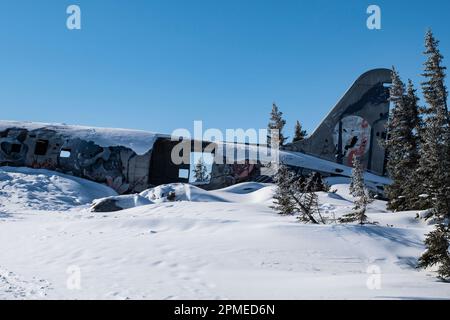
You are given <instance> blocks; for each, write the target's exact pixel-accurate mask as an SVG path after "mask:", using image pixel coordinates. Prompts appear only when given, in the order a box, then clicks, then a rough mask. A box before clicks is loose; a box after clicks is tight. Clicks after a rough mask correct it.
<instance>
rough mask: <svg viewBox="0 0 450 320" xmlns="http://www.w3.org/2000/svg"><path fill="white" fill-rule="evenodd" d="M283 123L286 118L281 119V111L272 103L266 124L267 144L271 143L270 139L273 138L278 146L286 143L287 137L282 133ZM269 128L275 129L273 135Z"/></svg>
mask: <svg viewBox="0 0 450 320" xmlns="http://www.w3.org/2000/svg"><path fill="white" fill-rule="evenodd" d="M285 125H286V120H284V119H283V112H281V111H280V110H279V109H278V106H277V105H276V104H275V103H274V104H273V105H272V111H271V112H270V121H269V124H268V126H267V129H268V130H269V132H268V133H269V137H268V144H269V145H270V144H271V143H272V140H274V142H275V143H279V145H280V146H283V145H284V144H285V143H286V140H287V138H285V137H284V134H283V130H284V126H285ZM271 130H275V132H276V134H275V135H274V136H272V134H273V132H272V131H271Z"/></svg>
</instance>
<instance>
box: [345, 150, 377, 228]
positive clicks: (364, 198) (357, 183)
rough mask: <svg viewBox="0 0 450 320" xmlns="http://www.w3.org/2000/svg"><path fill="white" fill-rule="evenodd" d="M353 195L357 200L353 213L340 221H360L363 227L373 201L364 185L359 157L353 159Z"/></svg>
mask: <svg viewBox="0 0 450 320" xmlns="http://www.w3.org/2000/svg"><path fill="white" fill-rule="evenodd" d="M351 194H352V196H353V197H354V198H355V200H354V204H355V206H354V208H353V212H352V213H349V214H347V215H345V216H343V217H342V218H340V219H339V221H340V222H341V223H349V222H355V221H358V222H359V224H361V225H363V224H365V223H366V222H367V216H366V210H367V205H368V204H369V203H370V202H371V199H370V196H369V192H368V191H367V189H366V187H365V185H364V170H363V167H362V165H361V162H360V161H359V159H358V158H357V157H354V158H353V170H352V190H351Z"/></svg>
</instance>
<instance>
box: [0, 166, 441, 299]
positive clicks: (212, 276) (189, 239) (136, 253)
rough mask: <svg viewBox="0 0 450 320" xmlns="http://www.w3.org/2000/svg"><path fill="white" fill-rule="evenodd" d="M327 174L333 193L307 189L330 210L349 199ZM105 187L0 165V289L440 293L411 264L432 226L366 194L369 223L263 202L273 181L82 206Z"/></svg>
mask: <svg viewBox="0 0 450 320" xmlns="http://www.w3.org/2000/svg"><path fill="white" fill-rule="evenodd" d="M329 182H330V183H332V184H333V187H332V188H333V189H336V190H337V191H336V193H319V198H320V207H321V210H322V212H323V214H324V215H326V216H327V217H331V218H333V217H339V216H341V215H343V214H345V213H348V212H349V210H351V208H352V206H353V205H352V197H351V196H350V194H349V192H348V184H347V182H346V180H345V179H344V180H342V179H334V180H333V179H331V180H330V181H329ZM44 185H46V186H45V187H44ZM38 186H39V187H38ZM105 188H106V187H103V186H99V185H95V184H93V183H90V182H86V181H82V180H79V179H73V178H68V177H67V176H64V175H60V174H57V173H50V172H45V171H43V170H32V169H12V168H6V169H5V168H3V169H1V171H0V192H1V195H0V204H1V206H0V212H2V213H1V214H0V252H1V254H0V299H42V298H44V299H449V298H450V285H449V284H446V283H442V282H440V281H438V280H436V277H435V276H436V274H435V273H434V272H433V270H427V271H419V270H417V269H416V268H415V265H416V262H417V258H418V257H419V256H420V255H421V253H422V252H423V250H424V247H423V243H422V242H423V239H424V235H425V234H426V233H427V232H429V231H430V230H431V228H432V226H430V225H428V224H427V223H425V222H424V221H423V220H417V219H416V215H417V214H420V212H401V213H395V214H394V213H391V212H389V211H387V210H386V205H385V203H384V202H382V201H375V202H374V203H372V204H371V205H370V207H369V213H368V215H369V217H370V219H371V220H372V221H378V222H379V225H367V226H359V225H339V224H334V223H330V224H329V225H318V226H316V225H308V224H302V223H299V222H298V221H297V220H296V218H295V217H286V216H280V215H278V214H277V213H276V212H275V211H274V210H273V209H271V208H270V206H271V205H272V200H271V198H272V195H273V192H274V190H275V186H273V185H265V184H257V183H247V184H241V185H237V186H233V187H230V188H226V189H222V190H218V191H211V192H207V191H203V190H201V189H198V188H196V187H192V186H187V185H183V184H175V185H166V186H161V187H159V188H155V189H153V190H148V191H147V192H146V193H144V194H141V195H140V197H144V198H146V196H148V197H150V199H151V201H152V202H154V203H153V204H149V205H143V206H139V207H136V208H131V209H128V210H124V211H119V212H114V213H92V212H90V211H89V206H88V205H87V202H88V201H89V200H90V199H92V198H94V197H98V198H101V197H107V196H114V194H109V193H110V192H112V191H110V190H108V189H105ZM169 190H175V192H176V193H177V192H178V194H179V198H178V200H179V201H175V202H168V201H167V199H165V196H164V195H165V194H166V193H167V191H169ZM28 193H29V194H33V197H27V196H26V195H27V194H28ZM94 193H95V195H94ZM68 195H69V196H68ZM77 195H78V196H77ZM177 196H178V195H177ZM146 199H147V198H146ZM30 203H31V205H30ZM78 205H79V206H78ZM78 271H79V275H80V278H79V280H80V282H79V284H80V287H77V286H75V287H74V286H73V284H74V283H75V284H76V283H77V281H75V282H74V277H75V279H77V275H78ZM374 272H375V274H373V273H374ZM377 272H380V274H376V273H377ZM378 280H379V281H378ZM368 284H369V285H368ZM377 284H379V285H377Z"/></svg>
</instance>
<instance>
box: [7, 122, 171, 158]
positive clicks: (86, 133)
mask: <svg viewBox="0 0 450 320" xmlns="http://www.w3.org/2000/svg"><path fill="white" fill-rule="evenodd" d="M9 128H19V129H28V130H37V129H48V130H57V131H58V132H59V133H61V134H62V135H64V136H65V137H67V138H70V139H76V138H79V139H83V140H86V141H92V142H94V143H95V144H97V145H99V146H101V147H104V148H107V147H116V146H124V147H127V148H130V149H131V150H133V151H134V152H136V154H138V155H144V154H146V153H147V152H148V151H150V150H151V149H152V148H153V144H154V143H155V142H156V140H157V138H158V137H166V135H162V134H158V133H153V132H147V131H141V130H129V129H113V128H96V127H87V126H74V125H66V124H57V123H53V124H50V123H40V122H26V121H5V120H0V131H3V130H6V129H9ZM169 137H170V136H169Z"/></svg>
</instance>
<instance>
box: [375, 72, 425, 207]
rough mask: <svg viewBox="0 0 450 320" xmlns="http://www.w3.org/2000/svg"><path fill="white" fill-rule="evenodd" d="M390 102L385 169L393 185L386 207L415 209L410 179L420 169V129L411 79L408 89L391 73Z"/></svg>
mask: <svg viewBox="0 0 450 320" xmlns="http://www.w3.org/2000/svg"><path fill="white" fill-rule="evenodd" d="M390 101H391V102H392V104H393V108H392V110H391V113H390V116H389V121H388V125H387V131H388V136H387V139H386V141H384V145H385V148H386V151H387V155H388V156H387V159H388V162H387V170H388V173H389V176H390V178H391V179H392V181H393V183H392V184H391V185H390V186H388V187H387V188H386V194H387V196H388V198H389V202H388V208H389V209H390V210H393V211H406V210H411V209H415V208H416V201H417V200H418V199H419V194H420V192H418V191H417V190H420V189H419V188H417V185H416V184H415V179H414V178H413V177H414V176H415V174H416V171H417V169H418V166H419V154H418V130H419V129H420V120H419V108H418V105H417V104H418V98H417V95H416V90H415V89H414V86H413V84H412V81H411V80H410V81H409V82H408V89H407V91H406V90H405V85H404V83H403V82H402V80H401V79H400V76H399V74H398V72H397V71H396V70H395V68H393V70H392V86H391V89H390Z"/></svg>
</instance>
